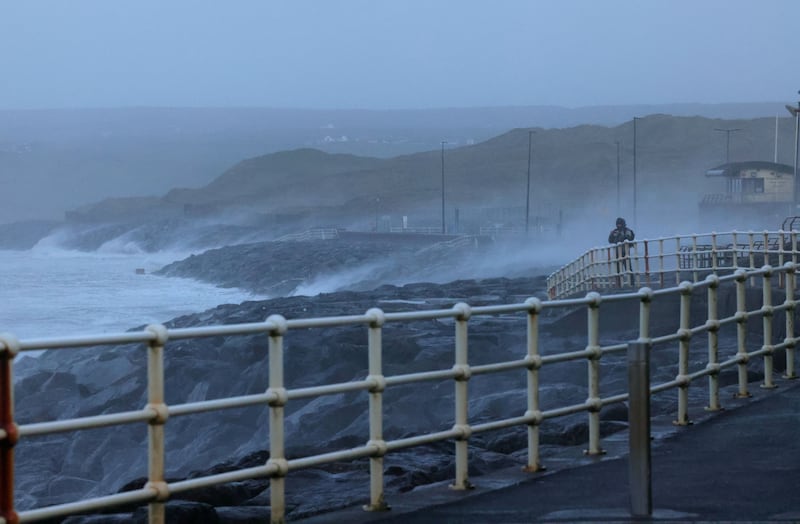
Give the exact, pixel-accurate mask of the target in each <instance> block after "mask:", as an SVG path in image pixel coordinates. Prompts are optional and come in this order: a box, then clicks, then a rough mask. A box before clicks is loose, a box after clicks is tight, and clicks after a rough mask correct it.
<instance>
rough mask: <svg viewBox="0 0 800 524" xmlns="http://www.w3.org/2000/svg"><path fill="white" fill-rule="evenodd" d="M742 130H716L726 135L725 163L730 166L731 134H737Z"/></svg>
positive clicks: (715, 129)
mask: <svg viewBox="0 0 800 524" xmlns="http://www.w3.org/2000/svg"><path fill="white" fill-rule="evenodd" d="M741 130H742V129H741V128H739V127H737V128H734V129H720V128H718V127H715V128H714V131H722V132H724V133H725V163H726V164H729V163H730V161H731V133H735V132H736V131H741Z"/></svg>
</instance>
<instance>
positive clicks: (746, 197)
mask: <svg viewBox="0 0 800 524" xmlns="http://www.w3.org/2000/svg"><path fill="white" fill-rule="evenodd" d="M731 184H732V187H731V189H732V192H733V193H734V194H741V202H742V203H761V202H791V201H793V199H794V180H793V177H792V176H791V175H787V174H785V173H779V172H776V171H771V170H768V169H744V170H742V171H739V173H738V176H737V177H734V178H732V179H731Z"/></svg>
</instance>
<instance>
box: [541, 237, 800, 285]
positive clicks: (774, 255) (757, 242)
mask: <svg viewBox="0 0 800 524" xmlns="http://www.w3.org/2000/svg"><path fill="white" fill-rule="evenodd" d="M798 234H800V232H798V231H796V230H795V231H762V232H753V231H749V232H741V231H731V232H724V233H705V234H694V235H680V236H674V237H665V238H657V239H647V240H637V241H632V242H625V243H621V244H617V245H609V246H603V247H594V248H592V249H589V250H587V251H586V252H584V253H583V254H582V255H580V256H579V257H578V258H577V259H575V260H574V261H572V262H570V263H569V264H567V265H565V266H563V267H561V268H559V269H558V270H557V271H555V272H554V273H552V274H551V275H550V276H549V277H548V278H547V290H548V296H549V297H550V298H551V299H557V298H565V297H569V296H574V295H577V294H580V293H586V292H588V291H606V290H618V289H625V288H627V289H635V288H637V287H640V286H649V287H656V288H664V287H668V286H674V285H677V284H679V283H680V282H681V281H682V280H690V281H692V282H698V281H699V280H700V279H702V278H704V277H705V276H706V275H709V274H724V273H731V272H733V271H736V270H737V269H742V268H743V269H758V268H760V267H761V266H764V265H767V264H770V265H773V266H781V265H783V263H784V262H787V261H791V262H795V263H796V262H798V255H800V252H798V240H797V236H798Z"/></svg>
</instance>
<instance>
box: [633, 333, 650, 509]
mask: <svg viewBox="0 0 800 524" xmlns="http://www.w3.org/2000/svg"><path fill="white" fill-rule="evenodd" d="M651 346H652V344H650V343H649V342H644V341H641V340H639V341H636V342H631V343H629V344H628V431H629V436H628V447H629V453H628V485H629V486H630V496H631V515H632V516H634V517H649V516H651V515H652V513H653V495H652V492H653V491H652V482H651V465H650V348H651Z"/></svg>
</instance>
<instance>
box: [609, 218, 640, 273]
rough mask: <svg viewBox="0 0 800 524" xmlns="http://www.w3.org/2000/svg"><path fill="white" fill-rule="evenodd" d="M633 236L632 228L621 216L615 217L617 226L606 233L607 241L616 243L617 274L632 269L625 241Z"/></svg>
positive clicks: (629, 240)
mask: <svg viewBox="0 0 800 524" xmlns="http://www.w3.org/2000/svg"><path fill="white" fill-rule="evenodd" d="M635 237H636V235H635V234H634V233H633V229H630V228H629V227H628V225H627V224H626V223H625V219H624V218H622V217H619V218H617V227H615V228H614V229H612V230H611V233H609V234H608V243H609V244H617V249H616V251H617V253H616V255H617V273H618V274H622V273H624V272H628V271H631V270H632V269H633V268H632V267H631V260H630V258H629V255H630V253H629V250H630V245H628V244H627V242H631V241H633V239H634V238H635ZM617 278H619V277H617ZM618 285H621V282H619V283H618Z"/></svg>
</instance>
